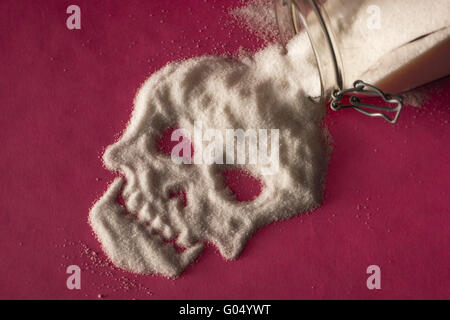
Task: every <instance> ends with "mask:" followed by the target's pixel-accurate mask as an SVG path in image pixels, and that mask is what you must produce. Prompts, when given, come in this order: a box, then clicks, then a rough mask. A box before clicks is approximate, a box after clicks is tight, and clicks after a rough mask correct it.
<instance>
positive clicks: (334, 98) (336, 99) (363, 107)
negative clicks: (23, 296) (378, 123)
mask: <svg viewBox="0 0 450 320" xmlns="http://www.w3.org/2000/svg"><path fill="white" fill-rule="evenodd" d="M353 86H354V88H352V89H346V90H335V91H334V92H333V94H332V95H331V104H330V107H331V109H332V110H334V111H338V110H341V109H349V108H353V109H355V110H357V111H359V112H361V113H363V114H365V115H367V116H369V117H383V118H384V119H385V120H386V121H388V122H390V123H392V124H394V123H396V122H397V120H398V117H399V116H400V112H401V111H402V109H403V98H402V96H400V95H395V94H389V93H384V92H383V91H381V90H380V89H378V88H377V87H375V86H373V85H370V84H368V83H365V82H363V81H361V80H357V81H355V83H354V84H353ZM349 93H359V94H360V95H352V96H351V97H350V100H349V101H350V104H349V105H344V104H343V103H342V98H343V97H344V96H345V95H346V94H349ZM362 95H370V96H379V97H381V98H382V99H383V100H384V101H385V102H387V103H389V104H392V105H396V106H395V107H382V106H377V105H373V104H367V103H363V102H361V99H362V98H363V96H362ZM370 110H375V112H371V111H370ZM376 111H383V112H384V113H382V112H376ZM386 113H395V115H394V117H389V116H388V115H387V114H386Z"/></svg>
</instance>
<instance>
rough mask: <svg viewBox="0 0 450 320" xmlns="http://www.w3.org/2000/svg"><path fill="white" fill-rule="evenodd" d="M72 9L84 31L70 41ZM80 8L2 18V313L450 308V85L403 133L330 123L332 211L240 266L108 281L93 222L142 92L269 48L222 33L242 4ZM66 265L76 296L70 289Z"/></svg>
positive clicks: (47, 6) (299, 224)
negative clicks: (68, 303) (369, 304)
mask: <svg viewBox="0 0 450 320" xmlns="http://www.w3.org/2000/svg"><path fill="white" fill-rule="evenodd" d="M74 3H75V4H77V5H79V6H80V7H81V10H82V29H81V30H80V31H69V30H68V29H67V28H66V26H65V20H66V18H67V14H66V13H65V12H66V8H67V6H68V5H70V4H74ZM74 3H72V1H70V2H69V1H17V0H3V1H1V2H0V47H1V48H2V50H1V52H0V59H1V67H0V69H1V77H0V99H1V116H0V127H1V141H2V148H1V154H0V177H1V187H0V188H1V189H0V191H1V194H2V199H1V201H0V209H1V214H0V234H1V242H0V255H1V256H0V298H57V299H82V298H92V299H97V298H98V295H99V294H101V295H102V298H106V299H110V298H111V299H112V298H123V299H131V298H137V299H145V298H150V299H198V298H205V299H216V298H226V299H231V298H232V299H241V298H244V299H261V298H268V299H298V298H369V299H372V298H447V299H448V298H450V291H449V287H450V271H449V265H450V255H449V251H450V250H449V249H450V235H449V225H450V212H449V204H450V201H449V197H448V191H449V187H450V179H449V175H450V162H449V157H450V152H449V145H448V142H449V139H450V127H449V125H448V121H449V120H450V109H449V103H450V97H449V95H448V90H450V79H448V78H447V79H445V80H441V81H439V82H437V83H435V84H433V85H431V86H430V87H429V88H428V89H427V91H428V92H430V94H431V96H430V97H429V99H427V101H426V102H425V104H424V106H423V108H422V109H414V108H412V107H407V108H406V110H405V112H404V113H403V115H402V117H401V120H400V123H399V124H397V125H395V126H391V125H388V124H387V123H385V122H384V121H382V120H373V119H369V118H366V117H364V116H362V115H360V114H358V113H356V112H351V111H349V112H343V113H331V112H330V113H329V115H328V116H327V123H328V125H329V129H330V132H331V134H332V136H333V138H334V152H333V154H332V158H331V163H330V170H329V177H328V182H327V190H326V199H325V202H324V205H323V206H322V207H321V208H320V209H318V210H317V211H315V212H313V213H312V214H309V215H304V216H301V217H297V218H294V219H291V220H289V221H285V222H281V223H277V224H275V225H271V226H268V227H266V228H264V229H262V230H261V231H259V232H258V233H256V234H255V236H254V237H253V238H252V239H251V240H250V241H249V243H248V245H247V247H246V248H245V250H244V252H243V253H242V255H241V257H240V258H239V259H238V260H236V261H233V262H225V261H224V260H223V259H222V258H221V257H220V255H218V254H217V253H216V250H215V248H214V247H211V246H210V247H208V248H206V250H205V251H204V253H203V255H202V256H201V257H200V258H199V260H198V262H197V263H195V264H194V265H193V266H191V267H190V268H189V269H188V270H187V271H186V272H185V273H184V274H183V276H182V277H181V278H180V279H178V280H176V281H172V280H166V279H163V278H160V277H152V276H133V275H130V274H127V273H125V272H122V271H119V270H111V268H110V267H109V266H108V263H107V262H105V261H106V260H105V258H104V256H103V254H102V253H101V251H100V246H99V243H98V242H97V241H96V240H95V238H94V237H93V235H92V233H91V230H90V228H89V226H88V224H87V217H88V211H89V208H90V206H91V205H92V203H93V201H94V200H95V199H96V198H97V197H99V196H100V195H101V194H102V193H103V192H104V191H105V189H106V187H107V185H108V183H110V182H111V181H112V180H113V179H114V175H113V174H111V173H110V172H108V171H107V170H105V169H104V168H103V167H102V164H101V161H100V159H99V157H100V156H101V154H102V149H103V148H104V147H105V146H107V145H108V144H110V143H112V142H113V141H114V139H115V137H116V136H117V134H118V133H120V132H121V131H122V130H123V129H124V127H125V125H126V122H127V121H128V119H129V116H130V112H131V110H132V101H133V97H134V95H135V93H136V90H137V89H138V88H139V85H140V84H141V83H142V82H143V81H144V80H145V79H146V78H147V77H148V75H149V74H150V73H151V72H154V71H155V70H157V69H158V68H160V67H161V66H163V65H164V64H165V63H167V62H169V61H172V60H174V59H180V58H187V57H191V56H195V55H200V54H205V53H210V54H218V53H227V52H228V53H229V52H237V50H238V48H239V46H240V45H242V46H243V47H244V48H251V49H256V48H257V47H259V46H260V45H261V41H259V40H257V39H256V38H255V37H253V36H252V35H249V34H248V33H247V32H246V31H245V30H243V29H241V28H239V27H236V26H233V25H230V24H229V22H230V19H229V17H227V14H226V12H227V10H228V8H229V7H230V5H235V4H237V3H238V1H234V0H233V1H230V0H217V1H201V0H184V1H181V0H180V1H127V2H126V4H125V2H124V1H119V0H114V1H82V0H77V1H75V2H74ZM86 248H90V249H92V250H94V251H96V252H97V255H92V254H91V251H90V249H86ZM72 264H75V265H79V266H80V267H81V268H82V270H83V271H82V290H80V291H76V290H75V291H70V290H68V289H67V288H66V277H67V275H66V273H65V270H66V267H67V266H68V265H72ZM369 265H379V266H380V267H381V271H382V290H380V291H369V290H368V289H367V288H366V279H367V275H366V268H367V267H368V266H369Z"/></svg>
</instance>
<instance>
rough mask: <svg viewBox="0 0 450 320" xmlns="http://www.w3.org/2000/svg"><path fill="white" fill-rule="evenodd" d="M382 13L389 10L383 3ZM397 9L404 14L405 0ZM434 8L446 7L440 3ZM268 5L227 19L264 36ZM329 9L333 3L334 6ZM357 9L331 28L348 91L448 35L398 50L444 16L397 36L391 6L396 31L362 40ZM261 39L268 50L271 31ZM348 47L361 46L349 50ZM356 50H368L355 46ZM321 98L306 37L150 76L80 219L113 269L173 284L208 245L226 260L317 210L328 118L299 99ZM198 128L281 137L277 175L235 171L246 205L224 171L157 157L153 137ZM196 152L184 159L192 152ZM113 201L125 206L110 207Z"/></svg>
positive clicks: (392, 13) (257, 1)
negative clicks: (254, 188) (273, 228)
mask: <svg viewBox="0 0 450 320" xmlns="http://www.w3.org/2000/svg"><path fill="white" fill-rule="evenodd" d="M369 2H370V1H362V2H361V3H362V4H369ZM352 3H353V2H352ZM384 3H385V4H386V5H387V6H388V3H392V2H388V1H386V2H384ZM395 3H396V4H397V3H401V4H403V5H404V6H406V7H408V6H409V5H410V3H409V2H408V1H406V0H399V1H396V2H395ZM436 3H439V4H440V5H441V6H443V7H446V6H447V4H446V3H445V2H444V1H443V0H437V1H436ZM267 4H269V2H268V1H266V0H253V1H251V2H250V4H249V7H243V8H240V9H237V10H236V11H234V15H235V16H236V17H241V18H242V19H244V21H245V22H246V23H247V24H248V25H249V26H250V28H251V29H254V30H259V31H260V30H264V29H266V30H271V29H273V26H271V24H273V21H274V20H270V19H267V21H268V22H267V21H266V19H261V18H260V17H258V12H261V13H262V14H261V16H262V17H264V16H270V14H271V13H270V14H269V12H268V11H265V10H266V9H267V10H272V7H271V6H270V7H265V5H267ZM336 4H337V5H338V7H339V6H340V5H342V3H341V0H339V1H336ZM347 4H349V3H348V2H347ZM417 4H418V5H417V7H415V10H416V11H418V14H420V13H421V10H422V11H423V10H425V9H424V8H427V9H428V7H427V5H423V3H422V5H419V4H420V3H419V2H417ZM388 8H390V7H388ZM365 9H366V8H365V7H363V6H362V7H361V10H363V11H361V14H357V15H355V17H354V19H353V20H351V19H350V20H348V21H347V20H345V21H347V22H346V24H345V25H342V27H343V29H342V30H341V31H342V36H343V43H342V44H343V49H345V50H346V56H347V57H350V59H349V60H348V61H344V68H345V69H346V72H347V76H349V77H348V79H349V80H348V81H351V82H352V81H354V80H356V79H359V78H361V76H362V79H364V80H366V81H368V82H376V80H379V79H380V78H382V77H383V76H385V75H386V74H387V73H388V72H389V70H392V68H393V67H399V66H400V67H401V66H402V63H406V62H407V61H408V59H410V58H411V57H413V56H417V55H419V54H421V53H422V52H423V50H427V48H431V47H432V46H433V45H434V44H435V43H436V42H437V41H440V40H442V39H445V37H447V36H448V31H449V29H443V30H442V31H441V32H436V33H435V34H434V35H433V36H430V37H425V38H423V39H422V40H418V41H414V42H411V44H410V45H407V46H402V45H403V44H405V43H407V42H408V41H412V40H414V39H415V38H414V37H415V36H416V33H417V32H419V35H420V32H422V31H423V30H428V29H427V28H426V27H427V26H429V28H431V29H430V30H429V32H434V31H435V30H436V29H434V28H437V27H439V26H438V25H440V24H442V23H447V22H446V21H448V20H445V19H448V17H445V19H444V22H442V20H438V19H435V20H433V21H434V22H433V23H428V22H426V23H425V26H424V23H423V21H415V23H416V24H417V25H418V27H417V28H415V29H413V30H410V29H408V28H405V26H407V25H410V22H411V19H410V17H404V15H400V14H399V10H398V7H396V6H393V7H392V9H393V10H387V11H386V12H387V13H388V16H384V19H386V20H384V21H391V22H392V21H397V22H398V23H397V24H395V26H396V28H397V29H398V30H393V31H392V32H391V33H387V34H386V33H385V34H381V35H379V36H378V37H377V36H375V38H370V39H368V38H367V36H368V34H366V33H364V32H366V31H365V29H364V28H360V26H359V24H360V23H362V22H361V20H360V19H358V17H359V18H361V17H364V16H365V15H363V13H365ZM394 9H395V10H394ZM264 12H265V13H264ZM397 16H401V18H400V19H398V18H396V17H397ZM405 19H406V20H405ZM270 21H272V22H270ZM436 21H437V22H436ZM435 22H436V23H435ZM267 23H269V25H267ZM364 23H365V22H364ZM419 25H420V27H419ZM422 27H424V28H425V29H420V28H422ZM262 35H263V36H264V37H266V39H267V40H270V37H271V33H270V31H269V33H264V32H263V33H262ZM386 35H389V36H388V37H387V36H386ZM392 35H393V36H392ZM370 37H373V34H372V33H371V34H370ZM411 37H412V38H411ZM355 39H356V40H357V42H358V43H359V46H356V47H355V46H353V45H354V43H355ZM369 40H370V41H369ZM373 40H375V41H373ZM361 43H364V44H368V43H370V46H369V45H366V46H362V47H361V45H360V44H361ZM398 45H400V47H398ZM361 48H363V49H364V52H361ZM397 48H400V50H396V49H397ZM386 57H387V58H386ZM380 59H381V60H383V61H382V62H380V61H379V60H380ZM371 66H372V67H373V68H371ZM349 85H350V84H349ZM320 90H321V88H320V81H319V74H318V70H317V67H316V65H315V61H314V57H313V55H312V51H311V48H310V43H309V40H308V38H307V36H306V35H305V34H300V35H297V36H296V37H295V38H294V39H292V40H291V41H290V42H289V43H288V45H287V53H286V51H284V50H283V48H281V47H280V46H279V45H277V44H271V45H269V46H268V47H267V48H265V49H263V50H261V51H259V52H257V53H256V54H255V55H254V56H253V57H244V58H240V59H235V60H233V59H229V58H225V57H216V56H204V57H198V58H194V59H190V60H186V61H177V62H173V63H170V64H169V65H167V66H166V67H164V68H163V69H162V70H160V71H158V72H157V73H155V74H153V75H152V76H151V77H150V78H149V79H148V80H147V81H146V82H145V83H144V84H143V86H142V87H141V89H140V91H139V93H138V95H137V97H136V99H135V103H134V110H133V114H132V118H131V120H130V122H129V124H128V127H127V128H126V130H125V132H124V134H123V135H122V137H121V138H120V139H119V140H118V141H117V142H116V143H114V144H113V145H111V146H109V147H108V148H107V150H106V152H105V154H104V163H105V166H106V167H107V168H108V169H110V170H113V171H117V172H118V173H119V174H120V175H121V177H119V178H117V179H116V180H115V181H114V182H113V183H112V184H111V185H110V187H109V188H108V190H107V191H106V193H105V194H104V195H103V196H102V197H101V198H100V199H99V200H98V201H97V202H96V204H95V205H94V207H93V208H92V210H91V212H90V216H89V222H90V224H91V226H92V228H93V230H94V232H95V234H96V236H97V237H98V239H99V241H100V242H101V244H102V247H103V249H104V251H105V252H106V254H107V255H108V257H109V258H110V259H111V261H112V262H113V263H114V264H115V265H116V266H118V267H120V268H123V269H126V270H129V271H131V272H135V273H143V274H160V275H164V276H167V277H176V276H178V275H179V274H180V273H181V272H182V271H183V270H184V269H185V268H186V267H187V266H188V265H190V264H191V263H192V262H193V261H194V260H195V259H196V258H197V257H198V256H199V255H200V253H201V251H202V249H203V246H204V244H205V243H206V242H209V243H213V244H214V245H215V246H216V247H217V248H218V249H219V251H220V253H221V255H222V256H223V257H224V258H225V259H234V258H236V257H237V256H238V255H239V253H240V252H241V250H242V249H243V247H244V246H245V243H246V241H247V240H248V239H249V237H250V236H251V235H252V234H253V233H254V232H255V231H256V230H258V229H259V228H260V227H262V226H264V225H267V224H269V223H271V222H274V221H277V220H282V219H288V218H290V217H293V216H295V215H297V214H299V213H303V212H306V211H310V210H313V209H315V208H317V207H318V206H319V205H320V203H321V200H322V196H323V184H324V179H325V174H326V169H327V160H328V157H327V155H328V152H327V151H328V148H327V141H326V134H325V133H326V132H325V131H324V129H323V127H322V119H323V116H324V114H325V111H326V108H325V106H320V105H317V104H315V103H313V102H312V101H311V100H310V98H309V97H311V96H312V97H317V96H319V95H320V92H321V91H320ZM196 121H201V122H202V124H203V126H204V127H207V128H213V129H215V130H217V131H219V132H224V131H225V130H226V129H243V130H247V129H256V130H258V129H278V130H279V134H280V136H279V166H278V171H277V173H276V174H275V175H263V169H264V168H263V167H262V166H261V165H254V164H252V165H250V164H249V165H241V166H238V167H239V168H241V169H245V170H246V171H247V172H249V173H250V174H251V175H252V176H254V177H257V178H258V179H259V180H260V181H261V182H262V185H263V188H262V192H261V194H260V195H259V196H258V197H257V198H256V199H255V200H253V201H252V202H246V203H243V202H237V201H236V200H235V199H234V198H233V196H232V195H231V192H230V190H229V189H228V188H227V186H226V184H225V182H224V178H223V173H224V172H225V171H226V170H228V169H230V167H233V166H231V165H225V164H214V165H197V164H191V165H177V164H175V163H174V162H173V161H172V159H171V158H170V156H167V155H165V154H162V153H160V152H159V150H158V143H157V141H158V139H159V138H160V137H161V135H162V134H163V132H165V131H166V130H168V129H170V128H183V129H185V130H186V131H188V132H192V131H194V124H195V122H196ZM196 143H197V141H196V142H193V144H194V148H193V150H194V153H195V150H199V149H201V148H199V145H198V144H196ZM200 143H204V142H200ZM222 144H223V141H222ZM270 149H271V150H272V146H270ZM180 192H184V193H185V194H186V197H187V205H186V206H183V201H181V200H180V199H179V198H172V197H171V195H172V194H180ZM118 198H119V199H120V198H122V199H123V200H124V202H125V204H124V205H122V204H119V202H118V201H117V200H118Z"/></svg>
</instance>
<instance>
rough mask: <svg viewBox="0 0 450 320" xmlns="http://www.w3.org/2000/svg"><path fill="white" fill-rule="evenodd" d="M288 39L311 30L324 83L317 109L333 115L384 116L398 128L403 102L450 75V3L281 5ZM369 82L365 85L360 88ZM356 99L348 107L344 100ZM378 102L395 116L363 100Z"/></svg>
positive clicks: (304, 0)
mask: <svg viewBox="0 0 450 320" xmlns="http://www.w3.org/2000/svg"><path fill="white" fill-rule="evenodd" d="M275 10H276V14H277V20H278V25H279V29H280V35H281V39H282V41H283V42H284V44H286V43H287V41H289V40H290V39H291V38H292V37H293V36H294V35H295V34H297V33H300V32H302V31H303V30H306V32H307V33H308V36H309V40H310V42H311V46H312V49H313V51H314V55H315V58H316V62H317V67H318V70H319V73H320V80H321V97H320V99H318V102H320V103H323V102H326V101H330V100H331V108H332V109H334V110H338V109H341V108H343V107H349V108H355V109H357V110H358V111H360V112H362V113H365V114H367V115H370V116H383V115H382V114H380V112H381V111H388V112H394V113H396V115H395V116H392V117H386V116H384V117H385V119H386V120H389V121H390V122H395V121H396V120H397V118H398V114H399V113H400V111H401V108H402V107H403V103H402V102H401V98H400V96H398V95H394V94H386V93H385V92H392V93H400V92H404V91H407V90H409V89H412V88H415V87H417V86H420V85H422V84H425V83H427V82H430V81H433V80H436V79H438V78H441V77H444V76H447V75H449V74H450V59H448V57H449V56H450V17H449V16H450V15H448V13H449V12H450V1H448V0H434V1H433V5H432V6H430V2H428V1H415V0H395V1H392V0H275ZM361 80H362V81H361ZM369 83H370V84H369ZM348 93H355V94H356V96H353V97H352V98H351V99H350V104H349V105H347V106H344V105H343V104H342V102H341V99H342V98H343V96H344V95H345V94H348ZM367 94H370V95H378V96H379V97H381V98H382V99H384V101H385V102H387V103H388V104H389V103H392V105H393V106H394V108H385V107H378V106H375V105H370V104H364V103H362V102H361V99H360V98H358V97H357V96H364V95H367Z"/></svg>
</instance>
